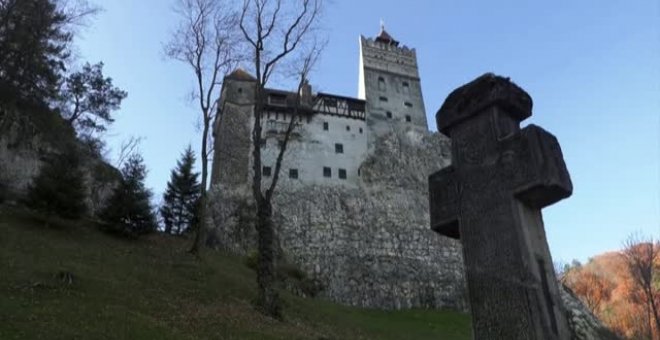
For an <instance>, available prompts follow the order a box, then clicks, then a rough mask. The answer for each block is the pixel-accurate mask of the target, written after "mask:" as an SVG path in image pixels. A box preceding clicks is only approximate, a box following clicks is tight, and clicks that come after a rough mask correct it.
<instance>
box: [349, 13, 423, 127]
mask: <svg viewBox="0 0 660 340" xmlns="http://www.w3.org/2000/svg"><path fill="white" fill-rule="evenodd" d="M358 98H360V99H363V100H365V101H366V102H367V112H368V114H367V125H368V126H369V127H370V130H371V132H372V133H375V134H376V136H378V135H380V134H383V133H387V132H388V131H391V130H392V129H394V128H396V127H406V126H413V127H419V128H423V129H424V130H428V124H427V121H426V110H425V108H424V99H423V98H422V88H421V84H420V78H419V71H418V68H417V54H416V53H415V49H410V48H408V47H406V46H399V42H398V41H396V40H395V39H394V38H392V36H391V35H389V34H388V33H387V32H386V31H385V27H384V26H383V25H382V24H381V29H380V33H379V34H378V36H377V37H376V38H374V39H371V38H365V37H364V36H362V35H361V36H360V84H359V93H358Z"/></svg>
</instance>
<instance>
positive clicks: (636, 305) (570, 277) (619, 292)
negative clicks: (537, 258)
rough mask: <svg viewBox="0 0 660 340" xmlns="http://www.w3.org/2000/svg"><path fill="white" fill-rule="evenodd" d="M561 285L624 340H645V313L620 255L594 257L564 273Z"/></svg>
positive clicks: (612, 253) (646, 330)
mask: <svg viewBox="0 0 660 340" xmlns="http://www.w3.org/2000/svg"><path fill="white" fill-rule="evenodd" d="M563 280H564V282H565V284H566V285H567V286H569V287H570V288H571V289H572V290H573V291H574V292H575V293H576V295H578V296H579V298H580V299H581V300H582V301H583V302H584V303H585V305H587V306H588V307H589V309H591V310H592V311H593V312H594V314H596V315H597V316H598V317H599V318H600V319H601V320H602V321H603V323H604V324H605V325H606V326H608V327H609V328H610V329H612V330H613V331H614V332H615V333H617V334H618V335H619V336H621V337H624V338H626V339H646V338H647V335H646V334H647V333H648V327H647V325H648V324H649V322H648V317H649V315H648V313H647V310H646V308H645V307H644V305H643V303H642V301H643V298H642V297H641V296H640V295H639V293H636V292H635V289H634V288H633V287H634V285H633V281H632V278H631V276H630V273H629V271H628V268H627V266H626V263H625V261H624V258H623V256H622V254H621V253H620V252H608V253H604V254H601V255H598V256H595V257H593V258H591V259H590V260H589V262H587V263H585V264H574V265H572V266H570V268H569V269H568V270H567V271H566V272H565V273H564V278H563Z"/></svg>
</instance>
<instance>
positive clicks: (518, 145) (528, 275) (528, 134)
mask: <svg viewBox="0 0 660 340" xmlns="http://www.w3.org/2000/svg"><path fill="white" fill-rule="evenodd" d="M531 114H532V99H531V97H530V96H529V95H528V94H527V93H526V92H525V91H523V90H522V89H521V88H520V87H518V86H517V85H515V84H514V83H512V82H511V81H509V79H506V78H503V77H498V76H495V75H493V74H485V75H483V76H481V77H479V78H477V79H476V80H474V81H472V82H470V83H468V84H466V85H464V86H462V87H460V88H458V89H456V90H455V91H453V92H452V93H451V94H450V95H449V96H448V97H447V99H446V101H445V103H444V104H443V105H442V107H441V108H440V110H439V111H438V113H437V115H436V120H437V124H438V129H439V130H440V131H441V132H443V133H444V134H446V135H448V136H449V137H451V140H452V165H451V166H449V167H447V168H444V169H442V170H440V171H438V172H436V173H434V174H432V175H431V176H429V201H430V214H431V228H432V229H433V230H434V231H436V232H438V233H440V234H442V235H445V236H449V237H452V238H459V239H460V240H461V243H462V246H463V261H464V265H465V271H466V277H467V284H468V291H469V297H470V306H471V311H472V321H473V324H472V325H473V329H474V338H475V339H489V340H491V339H493V340H494V339H506V340H516V339H520V340H523V339H524V340H528V339H539V340H540V339H544V340H559V339H567V338H568V336H569V335H568V333H567V332H568V325H567V322H566V319H565V316H564V312H563V307H562V305H561V300H560V297H559V291H558V287H557V282H556V279H555V276H554V271H553V267H552V258H551V256H550V250H549V248H548V245H547V241H546V237H545V230H544V227H543V219H542V216H541V208H543V207H545V206H547V205H550V204H553V203H555V202H557V201H559V200H561V199H563V198H566V197H568V196H570V195H571V192H572V190H573V187H572V184H571V180H570V177H569V175H568V171H567V170H566V165H565V164H564V159H563V156H562V153H561V149H560V148H559V143H558V142H557V139H556V138H555V137H554V136H553V135H551V134H550V133H548V132H547V131H545V130H543V129H541V128H540V127H538V126H534V125H530V126H527V127H525V128H524V129H520V122H521V121H523V120H524V119H526V118H528V117H530V116H531Z"/></svg>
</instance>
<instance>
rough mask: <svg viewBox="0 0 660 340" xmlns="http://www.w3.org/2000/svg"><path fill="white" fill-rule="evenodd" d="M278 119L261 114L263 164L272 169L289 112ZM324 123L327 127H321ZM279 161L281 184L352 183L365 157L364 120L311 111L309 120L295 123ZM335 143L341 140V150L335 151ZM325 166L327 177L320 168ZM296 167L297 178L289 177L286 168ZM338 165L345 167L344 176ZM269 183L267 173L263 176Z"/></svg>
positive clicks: (357, 175)
mask: <svg viewBox="0 0 660 340" xmlns="http://www.w3.org/2000/svg"><path fill="white" fill-rule="evenodd" d="M277 117H278V119H276V118H275V115H273V114H271V115H270V118H268V117H266V118H265V123H264V136H266V137H267V146H266V148H264V150H263V158H262V159H263V165H264V166H270V167H271V168H272V170H273V171H274V169H275V160H276V158H277V153H278V152H279V146H278V141H279V140H281V139H282V136H281V134H277V133H273V132H272V131H273V130H277V131H281V132H283V131H284V130H286V128H287V126H288V122H289V119H290V116H287V117H284V115H282V114H279V115H278V116H277ZM324 123H327V124H328V130H324V128H323V126H324ZM297 124H298V125H297V127H296V129H295V130H294V132H293V138H292V140H291V141H290V143H289V145H288V147H287V151H286V153H285V156H284V160H283V162H282V172H281V174H280V179H281V182H279V183H280V184H281V185H292V186H298V185H302V186H305V185H330V186H336V185H340V186H348V187H355V186H357V185H358V183H359V168H360V165H361V164H362V162H363V161H364V159H365V157H366V152H367V129H366V124H365V121H363V120H358V119H353V118H345V117H339V116H331V115H326V114H315V115H314V116H312V117H311V118H310V119H309V120H308V119H307V118H303V119H302V121H299V122H298V123H297ZM335 144H341V145H342V149H343V152H342V153H337V152H336V150H335ZM324 167H329V168H330V171H331V175H330V177H325V176H324V173H323V168H324ZM290 169H297V170H298V178H297V179H291V178H289V170H290ZM339 169H343V170H346V179H340V178H339ZM264 181H265V183H269V182H270V179H269V178H268V177H266V178H264ZM280 184H278V185H280Z"/></svg>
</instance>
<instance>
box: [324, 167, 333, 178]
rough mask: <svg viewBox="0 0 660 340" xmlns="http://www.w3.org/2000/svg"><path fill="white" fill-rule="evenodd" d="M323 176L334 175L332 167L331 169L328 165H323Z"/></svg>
mask: <svg viewBox="0 0 660 340" xmlns="http://www.w3.org/2000/svg"><path fill="white" fill-rule="evenodd" d="M323 177H328V178H330V177H332V169H330V168H329V167H327V166H324V167H323Z"/></svg>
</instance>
